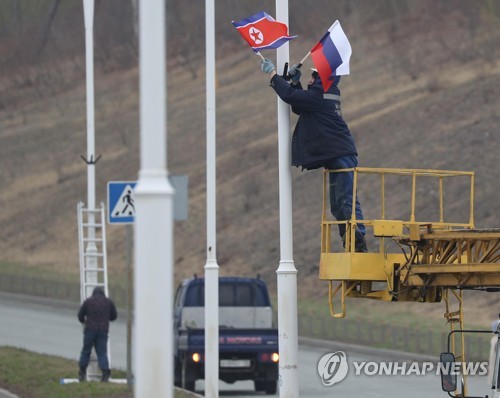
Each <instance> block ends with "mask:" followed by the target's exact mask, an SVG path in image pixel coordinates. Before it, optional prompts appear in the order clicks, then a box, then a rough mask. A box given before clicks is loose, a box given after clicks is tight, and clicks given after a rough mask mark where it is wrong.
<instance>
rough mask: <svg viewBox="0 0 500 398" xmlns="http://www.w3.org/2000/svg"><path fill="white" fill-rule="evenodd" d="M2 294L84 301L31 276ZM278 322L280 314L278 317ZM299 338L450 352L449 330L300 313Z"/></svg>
mask: <svg viewBox="0 0 500 398" xmlns="http://www.w3.org/2000/svg"><path fill="white" fill-rule="evenodd" d="M0 291H3V292H8V293H18V294H25V295H32V296H38V297H47V298H52V299H58V300H66V301H73V302H76V303H78V302H79V301H80V285H79V283H77V282H62V281H52V280H46V279H41V278H36V277H31V276H19V275H0ZM109 291H110V297H111V298H112V299H113V301H114V302H115V304H116V305H117V306H118V307H119V308H125V307H126V302H127V301H126V300H127V291H126V289H125V288H124V287H123V286H116V285H115V286H113V285H110V288H109ZM274 319H277V315H276V314H274ZM298 319H299V335H300V336H304V337H311V338H317V339H322V340H335V341H338V342H345V343H353V344H358V345H366V346H370V347H376V348H389V349H393V350H400V351H405V352H416V353H420V354H428V355H431V356H436V358H438V356H439V354H440V353H441V352H444V351H446V347H447V336H448V330H446V328H445V326H444V325H443V328H442V329H441V330H432V329H428V328H415V327H409V326H394V325H390V324H384V323H380V322H377V323H376V322H373V321H367V320H361V319H349V318H345V319H342V320H338V319H332V318H329V317H320V316H317V315H310V314H299V318H298ZM466 347H467V351H468V354H467V358H468V360H470V361H487V360H488V355H489V348H490V338H489V337H488V336H484V335H471V336H467V337H466Z"/></svg>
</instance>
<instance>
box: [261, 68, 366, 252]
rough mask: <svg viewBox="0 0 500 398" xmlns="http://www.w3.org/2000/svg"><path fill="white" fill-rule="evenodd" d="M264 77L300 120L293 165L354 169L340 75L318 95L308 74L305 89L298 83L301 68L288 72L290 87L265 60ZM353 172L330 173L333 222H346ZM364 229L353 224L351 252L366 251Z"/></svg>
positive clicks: (316, 76)
mask: <svg viewBox="0 0 500 398" xmlns="http://www.w3.org/2000/svg"><path fill="white" fill-rule="evenodd" d="M261 69H262V71H263V72H265V73H267V74H269V75H270V76H271V82H270V85H271V87H272V88H273V89H274V91H276V94H278V96H279V97H280V98H281V99H282V100H283V101H284V102H286V103H287V104H289V105H291V107H292V111H293V112H294V113H296V114H297V115H299V119H298V121H297V125H296V126H295V130H294V132H293V138H292V165H293V166H297V167H299V166H300V167H302V168H303V169H306V170H312V169H318V168H320V167H324V168H325V169H329V170H338V169H350V168H354V167H356V166H357V165H358V160H357V155H358V152H357V150H356V145H355V143H354V139H353V137H352V135H351V133H350V131H349V127H347V124H346V122H345V121H344V119H343V118H342V111H341V107H340V90H339V88H338V83H339V81H340V76H335V77H333V79H334V81H333V84H332V85H331V86H330V88H329V89H328V91H327V92H326V93H325V92H323V86H322V84H321V78H320V76H319V74H318V72H317V71H315V70H313V73H312V76H311V80H310V81H309V84H308V89H307V90H303V89H302V85H301V84H300V74H301V73H300V69H299V68H298V67H297V66H296V65H294V66H292V68H290V75H291V84H290V83H289V82H288V81H286V80H285V79H284V78H283V77H281V76H279V75H278V74H277V73H276V69H275V67H274V65H273V63H272V62H271V61H270V60H269V59H265V60H263V61H262V63H261ZM353 174H354V173H353V172H339V173H329V178H330V207H331V212H332V214H333V216H334V217H335V218H336V219H337V221H345V220H349V219H350V218H351V214H352V197H353ZM356 220H363V213H362V210H361V205H360V203H359V201H358V199H357V197H356ZM345 232H346V226H345V224H339V234H340V236H341V238H342V239H343V240H344V242H345V236H344V235H345ZM365 233H366V230H365V226H364V224H357V228H356V232H355V234H356V242H355V250H356V251H357V252H366V251H367V247H366V240H365Z"/></svg>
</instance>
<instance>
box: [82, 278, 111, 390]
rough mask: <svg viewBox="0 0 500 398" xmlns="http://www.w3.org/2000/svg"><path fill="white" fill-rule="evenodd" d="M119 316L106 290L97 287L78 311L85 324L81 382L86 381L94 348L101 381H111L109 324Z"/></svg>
mask: <svg viewBox="0 0 500 398" xmlns="http://www.w3.org/2000/svg"><path fill="white" fill-rule="evenodd" d="M117 316H118V314H117V312H116V307H115V304H114V303H113V301H111V300H110V299H109V298H107V297H106V295H105V294H104V290H103V289H102V288H100V287H96V288H95V289H94V291H93V292H92V296H91V297H89V298H88V299H87V300H85V301H84V302H83V304H82V306H81V307H80V311H78V320H79V321H80V323H84V324H85V328H84V331H83V348H82V352H81V354H80V361H79V365H80V372H79V380H80V381H84V380H85V375H86V373H87V366H88V365H89V360H90V354H91V352H92V347H95V352H96V354H97V362H98V364H99V368H100V369H101V371H102V378H101V381H104V382H106V381H109V378H110V376H111V370H110V369H109V361H108V331H109V322H110V321H114V320H115V319H116V318H117Z"/></svg>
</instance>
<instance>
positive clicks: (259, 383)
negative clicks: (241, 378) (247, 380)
mask: <svg viewBox="0 0 500 398" xmlns="http://www.w3.org/2000/svg"><path fill="white" fill-rule="evenodd" d="M254 383H255V391H264V392H265V393H266V394H276V391H277V389H278V382H277V381H275V380H270V381H267V380H255V381H254Z"/></svg>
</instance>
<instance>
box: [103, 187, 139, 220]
mask: <svg viewBox="0 0 500 398" xmlns="http://www.w3.org/2000/svg"><path fill="white" fill-rule="evenodd" d="M135 185H136V182H135V181H110V182H108V222H109V223H110V224H133V223H134V219H135V205H134V203H135V195H134V188H135Z"/></svg>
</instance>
